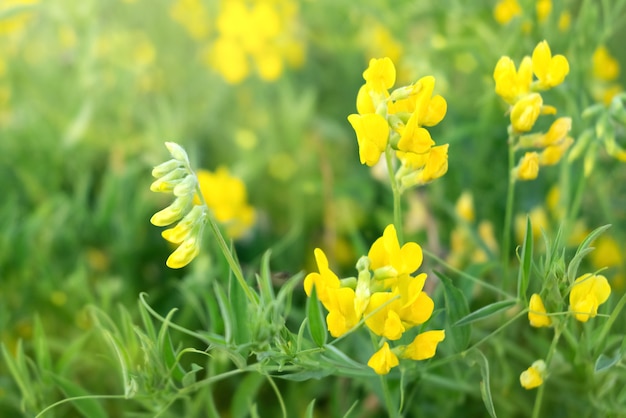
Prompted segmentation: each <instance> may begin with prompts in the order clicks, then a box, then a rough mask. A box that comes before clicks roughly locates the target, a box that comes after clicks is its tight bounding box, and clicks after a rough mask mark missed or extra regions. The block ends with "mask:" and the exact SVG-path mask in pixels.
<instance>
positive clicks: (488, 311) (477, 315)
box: [454, 299, 517, 326]
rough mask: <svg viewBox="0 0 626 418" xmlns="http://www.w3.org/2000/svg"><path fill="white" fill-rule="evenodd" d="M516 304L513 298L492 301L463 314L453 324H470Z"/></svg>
mask: <svg viewBox="0 0 626 418" xmlns="http://www.w3.org/2000/svg"><path fill="white" fill-rule="evenodd" d="M516 304H517V300H513V299H510V300H502V301H499V302H494V303H492V304H489V305H487V306H483V307H482V308H480V309H478V310H476V311H474V312H472V313H471V314H469V315H467V316H465V317H464V318H461V319H460V320H458V321H457V322H456V323H455V324H454V325H456V326H461V325H467V324H471V323H472V322H476V321H479V320H481V319H485V318H487V317H489V316H491V315H495V314H497V313H498V312H502V311H505V310H507V309H509V308H511V306H514V305H516Z"/></svg>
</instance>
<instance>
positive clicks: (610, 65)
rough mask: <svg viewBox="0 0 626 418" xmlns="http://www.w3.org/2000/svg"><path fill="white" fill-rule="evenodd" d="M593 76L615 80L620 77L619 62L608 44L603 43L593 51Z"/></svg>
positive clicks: (605, 79)
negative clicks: (608, 47)
mask: <svg viewBox="0 0 626 418" xmlns="http://www.w3.org/2000/svg"><path fill="white" fill-rule="evenodd" d="M592 62H593V76H594V77H595V78H597V79H599V80H603V81H613V80H615V79H616V78H617V77H619V70H620V68H619V62H618V61H617V60H616V59H615V57H613V56H612V55H611V53H610V52H609V50H608V49H607V47H606V46H604V45H601V46H599V47H598V48H596V50H595V51H594V53H593V56H592Z"/></svg>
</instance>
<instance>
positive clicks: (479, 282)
mask: <svg viewBox="0 0 626 418" xmlns="http://www.w3.org/2000/svg"><path fill="white" fill-rule="evenodd" d="M422 253H423V254H424V255H426V256H428V257H430V258H432V259H433V260H435V261H436V262H437V263H439V264H441V265H442V266H444V267H445V268H446V269H448V270H450V271H453V272H454V273H456V274H458V275H459V276H461V277H465V278H466V279H468V280H470V281H472V282H474V283H476V284H477V285H479V286H482V287H485V288H487V289H489V290H491V291H493V292H494V293H498V294H500V295H502V296H506V297H507V299H515V296H514V295H511V294H510V293H508V292H506V291H505V290H502V289H500V288H499V287H497V286H494V285H492V284H490V283H487V282H485V281H483V280H481V279H479V278H478V277H474V276H472V275H471V274H468V273H466V272H464V271H462V270H459V269H457V268H455V267H453V266H451V265H450V264H448V263H446V262H445V260H443V259H441V258H439V257H437V256H436V255H435V254H433V253H432V252H430V251H428V250H426V249H424V248H422Z"/></svg>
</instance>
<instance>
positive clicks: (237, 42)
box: [202, 0, 304, 84]
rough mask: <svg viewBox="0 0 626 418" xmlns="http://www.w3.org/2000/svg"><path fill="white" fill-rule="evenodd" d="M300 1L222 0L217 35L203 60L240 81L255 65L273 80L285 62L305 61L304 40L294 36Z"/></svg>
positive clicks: (233, 80) (229, 78)
mask: <svg viewBox="0 0 626 418" xmlns="http://www.w3.org/2000/svg"><path fill="white" fill-rule="evenodd" d="M296 6H297V5H296V4H295V3H294V2H293V1H288V0H285V1H282V2H274V1H269V0H258V1H255V2H253V3H248V2H245V1H242V0H229V1H225V0H223V1H221V2H220V7H219V13H218V15H217V18H216V29H217V34H216V35H217V38H216V39H215V40H214V41H213V42H212V43H210V44H208V45H207V46H206V47H205V49H204V51H203V54H202V58H203V61H204V63H205V64H206V65H207V66H209V67H211V68H213V69H214V70H216V71H217V72H218V73H219V74H220V75H221V76H222V77H223V78H224V80H225V81H226V82H227V83H230V84H238V83H240V82H242V81H243V80H244V79H245V78H247V77H248V76H249V75H250V73H251V72H252V70H253V69H254V70H255V71H256V73H257V74H258V76H259V77H260V78H261V79H262V80H264V81H274V80H276V79H278V78H279V77H280V76H281V74H282V73H283V70H284V66H285V63H287V64H289V65H291V66H293V67H297V66H300V65H302V62H303V61H304V52H303V48H304V46H303V44H302V43H301V42H299V41H298V40H297V38H296V37H295V36H294V33H293V29H294V28H296V25H295V24H296V23H297V19H298V17H297V7H296Z"/></svg>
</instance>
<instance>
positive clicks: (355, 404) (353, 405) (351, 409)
mask: <svg viewBox="0 0 626 418" xmlns="http://www.w3.org/2000/svg"><path fill="white" fill-rule="evenodd" d="M358 404H359V401H358V400H356V401H354V403H353V404H352V406H351V407H350V409H348V410H347V411H346V413H345V414H343V418H349V417H350V415H351V414H352V413H353V412H354V410H355V409H356V406H357V405H358Z"/></svg>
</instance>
